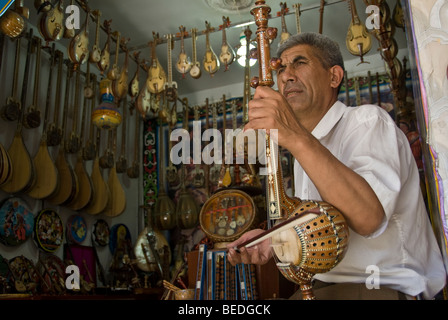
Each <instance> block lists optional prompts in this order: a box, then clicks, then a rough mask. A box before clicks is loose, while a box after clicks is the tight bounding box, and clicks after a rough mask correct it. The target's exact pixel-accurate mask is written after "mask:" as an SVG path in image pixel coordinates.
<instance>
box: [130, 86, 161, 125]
mask: <svg viewBox="0 0 448 320" xmlns="http://www.w3.org/2000/svg"><path fill="white" fill-rule="evenodd" d="M151 101H152V95H151V92H149V90H148V87H147V86H146V85H144V86H142V88H141V89H140V92H139V94H138V96H137V99H136V100H135V107H136V108H137V110H138V112H139V113H140V115H141V116H142V117H143V119H145V118H146V115H147V114H149V112H150V110H151V109H153V108H152V106H153V105H156V104H152V103H151ZM157 106H158V105H157ZM152 111H153V112H154V113H157V111H158V109H157V110H156V109H154V110H152Z"/></svg>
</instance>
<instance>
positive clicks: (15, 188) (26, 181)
mask: <svg viewBox="0 0 448 320" xmlns="http://www.w3.org/2000/svg"><path fill="white" fill-rule="evenodd" d="M27 40H28V50H27V55H26V61H25V70H24V75H23V85H22V96H21V100H20V105H21V106H24V105H25V104H26V96H27V91H28V73H29V68H30V66H29V65H30V56H31V51H32V29H30V32H29V34H28V39H27ZM23 116H24V112H23V111H22V110H20V113H19V118H18V120H17V127H16V131H15V134H14V138H13V140H12V143H11V145H10V147H9V149H8V154H9V157H10V159H11V163H12V165H13V171H12V175H11V177H10V179H9V180H8V181H7V182H6V183H5V184H3V185H2V189H3V191H5V192H7V193H11V194H13V193H17V192H20V191H26V190H27V189H28V188H29V187H30V186H31V184H32V183H33V181H34V176H35V169H34V164H33V161H32V159H31V156H30V154H29V152H28V150H27V147H26V146H25V143H24V141H23V136H22V128H23Z"/></svg>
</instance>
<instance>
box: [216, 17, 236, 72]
mask: <svg viewBox="0 0 448 320" xmlns="http://www.w3.org/2000/svg"><path fill="white" fill-rule="evenodd" d="M222 22H223V23H222V45H221V53H220V54H219V61H221V63H222V64H223V65H224V66H225V69H224V71H227V70H229V66H230V65H231V64H232V62H233V61H234V60H235V50H233V48H232V47H231V46H230V45H229V43H228V42H227V34H226V28H228V27H229V25H230V20H229V17H227V18H226V17H224V16H223V17H222Z"/></svg>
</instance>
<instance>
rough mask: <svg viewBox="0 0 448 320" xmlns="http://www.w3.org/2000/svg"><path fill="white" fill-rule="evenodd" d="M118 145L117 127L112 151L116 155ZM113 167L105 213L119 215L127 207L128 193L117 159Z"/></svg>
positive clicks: (114, 131)
mask: <svg viewBox="0 0 448 320" xmlns="http://www.w3.org/2000/svg"><path fill="white" fill-rule="evenodd" d="M116 145H117V128H114V129H113V150H112V153H113V155H114V156H115V154H116ZM113 162H114V164H113V166H112V168H110V170H109V178H108V180H107V185H108V186H109V191H110V197H109V201H108V202H107V206H106V208H105V209H104V214H105V215H106V216H108V217H117V216H119V215H121V214H122V213H123V212H124V210H125V209H126V194H125V192H124V189H123V186H122V185H121V182H120V180H119V179H118V175H117V168H116V165H115V159H114V161H113Z"/></svg>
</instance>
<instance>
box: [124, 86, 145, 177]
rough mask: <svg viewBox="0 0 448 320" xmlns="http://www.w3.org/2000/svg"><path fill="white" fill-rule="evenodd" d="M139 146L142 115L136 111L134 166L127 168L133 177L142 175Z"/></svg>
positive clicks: (128, 173) (129, 174) (127, 171)
mask: <svg viewBox="0 0 448 320" xmlns="http://www.w3.org/2000/svg"><path fill="white" fill-rule="evenodd" d="M145 90H146V87H145ZM139 148H140V117H139V116H138V114H137V113H136V114H135V124H134V159H133V161H132V166H131V167H129V168H128V169H127V170H126V174H127V175H128V177H129V178H131V179H137V178H138V177H139V176H140V160H139V154H140V152H139V151H140V149H139Z"/></svg>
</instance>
